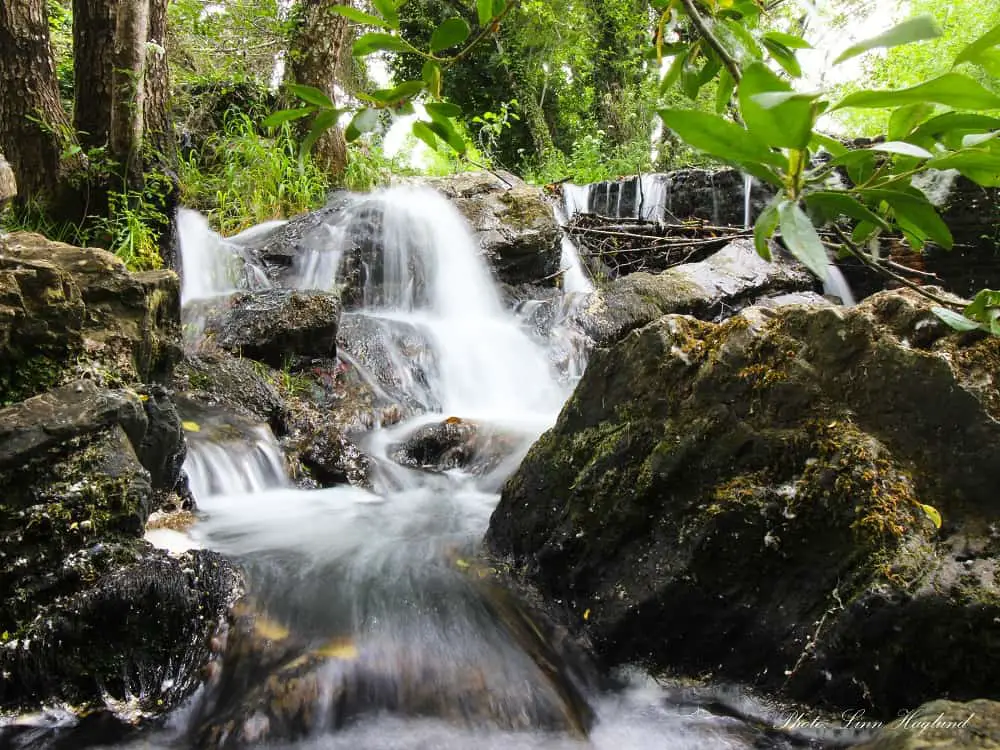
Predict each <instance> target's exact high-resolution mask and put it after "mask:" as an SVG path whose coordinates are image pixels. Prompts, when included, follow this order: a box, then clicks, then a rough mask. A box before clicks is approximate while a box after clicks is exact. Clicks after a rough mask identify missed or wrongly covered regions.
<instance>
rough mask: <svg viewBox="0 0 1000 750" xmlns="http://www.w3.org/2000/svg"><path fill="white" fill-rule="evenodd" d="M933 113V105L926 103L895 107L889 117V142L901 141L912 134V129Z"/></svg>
mask: <svg viewBox="0 0 1000 750" xmlns="http://www.w3.org/2000/svg"><path fill="white" fill-rule="evenodd" d="M933 111H934V105H933V104H928V103H927V102H916V103H914V104H907V105H905V106H903V107H897V108H896V109H895V110H893V112H892V115H891V116H890V117H889V132H888V136H889V140H891V141H898V140H902V139H903V138H905V137H906V136H908V135H909V134H910V133H912V132H913V129H914V128H915V127H917V125H919V124H920V123H921V122H923V121H924V120H925V119H926V118H927V116H928V115H929V114H931V112H933Z"/></svg>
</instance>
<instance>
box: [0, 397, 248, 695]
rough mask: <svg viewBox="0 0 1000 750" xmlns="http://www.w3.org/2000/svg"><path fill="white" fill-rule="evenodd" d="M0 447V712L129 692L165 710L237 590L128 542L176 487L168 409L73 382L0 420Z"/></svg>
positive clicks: (226, 574)
mask: <svg viewBox="0 0 1000 750" xmlns="http://www.w3.org/2000/svg"><path fill="white" fill-rule="evenodd" d="M0 446H2V447H0V498H2V499H0V592H2V600H0V634H2V636H0V637H2V641H3V644H2V647H0V670H2V671H3V673H4V675H5V679H4V680H3V682H2V687H0V708H4V709H16V708H28V707H32V706H37V705H38V704H41V703H43V702H51V701H56V700H59V701H69V702H72V703H74V704H83V705H90V706H94V705H101V704H102V703H103V701H104V696H105V693H106V694H107V695H108V696H111V697H112V698H114V699H118V700H126V699H127V698H128V696H129V695H130V694H138V693H139V691H138V690H137V689H136V688H137V687H138V686H145V687H144V688H143V694H142V698H141V701H140V702H142V708H143V709H144V710H150V711H154V712H155V711H159V710H163V709H165V708H167V707H169V705H173V703H172V702H167V701H166V697H172V698H176V699H177V700H180V699H181V698H183V697H184V696H185V695H186V694H188V693H189V692H190V690H191V689H193V687H194V686H195V684H196V682H197V671H198V669H199V668H200V666H201V664H202V663H203V662H204V658H203V655H204V653H205V650H206V649H207V644H208V640H209V638H210V636H211V631H212V629H213V628H214V627H216V625H217V624H218V621H219V619H220V618H221V617H223V616H224V613H225V610H226V607H227V606H228V604H229V603H230V602H231V600H232V598H233V597H234V596H235V595H236V593H237V592H238V589H239V579H238V575H237V574H236V573H235V572H234V571H233V570H232V569H231V568H229V567H228V566H227V565H226V564H224V563H223V562H222V561H221V560H218V559H216V558H214V557H212V556H211V555H200V556H196V557H197V558H198V559H197V560H196V559H194V558H192V559H190V560H187V561H185V560H180V559H175V558H169V557H167V556H165V555H163V554H162V553H159V552H156V551H155V550H153V549H152V548H151V547H150V546H149V545H148V544H146V543H145V542H143V541H142V539H141V537H142V533H143V528H144V525H145V522H146V519H147V518H148V516H149V514H150V512H151V511H152V510H153V505H154V502H155V498H156V493H157V491H158V490H160V491H169V490H171V489H173V487H174V486H175V485H176V484H177V482H178V480H179V474H180V465H181V462H182V461H183V457H184V442H183V438H182V434H181V429H180V421H179V418H178V416H177V413H176V410H175V409H174V408H173V403H172V402H171V401H170V400H169V399H167V398H166V395H165V393H164V392H163V391H162V389H159V388H150V389H147V392H146V393H143V394H140V393H138V392H136V391H132V390H128V389H121V390H109V389H104V388H100V387H98V386H97V385H95V384H94V383H93V382H92V381H90V380H79V381H76V382H73V383H69V384H67V385H65V386H63V387H61V388H57V389H54V390H51V391H48V392H46V393H44V394H42V395H39V396H36V397H34V398H31V399H28V400H26V401H23V402H21V403H18V404H15V405H13V406H10V407H7V408H5V409H0ZM204 566H208V567H204ZM199 571H200V572H199ZM199 654H202V656H199ZM167 677H170V678H171V679H173V680H174V682H175V683H177V684H176V688H174V687H171V686H169V685H166V684H165V682H164V680H165V679H166V678H167ZM155 686H159V687H155ZM146 687H149V688H150V689H149V690H146V689H145V688H146ZM154 687H155V689H153V688H154ZM164 691H166V693H169V696H165V693H164ZM157 700H163V701H164V702H163V703H156V701H157Z"/></svg>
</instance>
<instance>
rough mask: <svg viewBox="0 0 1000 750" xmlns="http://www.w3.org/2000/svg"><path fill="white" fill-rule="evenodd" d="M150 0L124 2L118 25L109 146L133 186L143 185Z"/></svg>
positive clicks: (120, 7)
mask: <svg viewBox="0 0 1000 750" xmlns="http://www.w3.org/2000/svg"><path fill="white" fill-rule="evenodd" d="M148 38H149V0H121V2H120V3H119V5H118V15H117V18H116V22H115V39H114V45H113V59H114V70H113V71H112V76H111V122H110V126H109V129H108V145H109V147H110V152H111V156H112V158H114V159H115V160H116V161H117V162H118V164H119V171H120V174H122V175H123V176H124V177H125V179H126V180H127V183H128V184H129V185H130V186H134V187H139V186H141V183H142V167H143V160H142V139H143V133H144V131H145V111H146V85H145V76H146V40H147V39H148Z"/></svg>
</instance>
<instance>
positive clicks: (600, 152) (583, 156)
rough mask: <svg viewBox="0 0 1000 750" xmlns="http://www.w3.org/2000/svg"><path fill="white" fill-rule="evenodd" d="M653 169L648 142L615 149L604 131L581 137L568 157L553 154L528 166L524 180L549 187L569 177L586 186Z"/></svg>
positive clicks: (637, 142)
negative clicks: (586, 184) (549, 184)
mask: <svg viewBox="0 0 1000 750" xmlns="http://www.w3.org/2000/svg"><path fill="white" fill-rule="evenodd" d="M652 168H653V164H652V158H651V153H650V147H649V143H648V142H642V141H632V142H631V143H625V144H622V145H617V146H616V145H612V144H609V143H608V142H607V139H606V136H605V133H604V131H601V130H598V131H596V132H595V133H590V134H588V135H584V136H582V137H580V138H578V139H577V140H576V142H575V143H574V144H573V149H572V151H570V154H569V156H566V155H564V154H563V153H562V152H561V151H554V152H550V153H548V154H546V155H545V157H544V158H543V159H542V160H541V161H540V162H539V163H537V164H534V165H532V164H530V163H529V165H528V169H527V170H526V172H525V179H526V180H527V181H528V182H532V183H535V184H548V183H552V182H558V181H559V180H564V179H566V178H567V177H570V178H571V179H572V180H573V182H576V183H578V184H585V183H588V182H600V181H602V180H607V179H613V178H614V177H617V176H619V175H623V174H639V173H641V172H648V171H651V170H652Z"/></svg>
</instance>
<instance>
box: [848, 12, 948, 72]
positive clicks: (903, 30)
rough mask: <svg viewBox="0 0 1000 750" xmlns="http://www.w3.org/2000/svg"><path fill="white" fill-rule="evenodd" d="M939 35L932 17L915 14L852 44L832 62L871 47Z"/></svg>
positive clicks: (858, 53) (932, 37)
mask: <svg viewBox="0 0 1000 750" xmlns="http://www.w3.org/2000/svg"><path fill="white" fill-rule="evenodd" d="M939 36H941V29H940V28H939V27H938V25H937V23H935V21H934V18H933V17H931V16H929V15H923V16H917V17H916V18H911V19H909V20H907V21H903V22H902V23H901V24H897V25H896V26H893V27H892V28H891V29H889V30H888V31H883V32H882V33H881V34H879V35H878V36H873V37H872V38H871V39H865V40H864V41H861V42H858V43H857V44H853V45H851V46H850V47H848V48H847V49H845V50H844V51H843V52H841V53H840V55H839V56H838V57H837V59H836V60H834V61H833V64H834V65H836V64H837V63H842V62H844V60H850V59H851V58H852V57H855V56H857V55H860V54H861V53H862V52H867V51H868V50H871V49H877V48H879V47H898V46H900V45H901V44H910V43H911V42H919V41H921V40H922V39H935V38H937V37H939Z"/></svg>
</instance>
